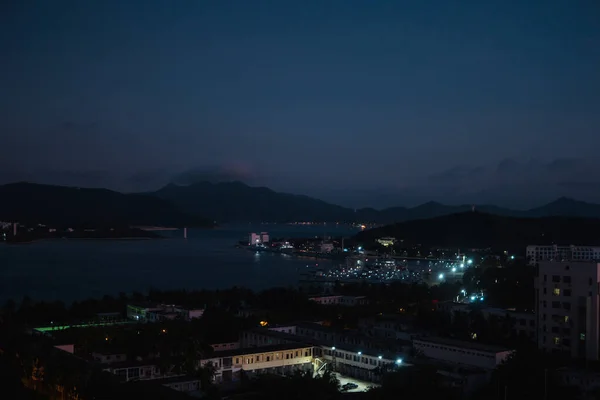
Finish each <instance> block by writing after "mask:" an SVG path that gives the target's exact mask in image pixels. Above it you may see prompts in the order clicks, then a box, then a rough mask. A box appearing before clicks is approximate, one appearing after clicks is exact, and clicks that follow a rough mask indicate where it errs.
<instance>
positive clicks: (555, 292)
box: [552, 288, 560, 296]
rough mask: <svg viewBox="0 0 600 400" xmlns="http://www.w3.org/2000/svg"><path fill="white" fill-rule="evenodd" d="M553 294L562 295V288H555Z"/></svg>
mask: <svg viewBox="0 0 600 400" xmlns="http://www.w3.org/2000/svg"><path fill="white" fill-rule="evenodd" d="M552 294H553V295H555V296H560V289H559V288H554V290H553V291H552Z"/></svg>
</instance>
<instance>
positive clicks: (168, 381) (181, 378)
mask: <svg viewBox="0 0 600 400" xmlns="http://www.w3.org/2000/svg"><path fill="white" fill-rule="evenodd" d="M152 382H156V383H159V384H161V385H170V384H172V383H182V382H200V378H199V377H197V376H190V375H179V376H170V377H167V378H158V379H152Z"/></svg>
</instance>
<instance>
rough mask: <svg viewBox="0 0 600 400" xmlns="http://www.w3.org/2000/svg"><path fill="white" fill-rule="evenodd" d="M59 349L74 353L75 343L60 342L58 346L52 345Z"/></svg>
mask: <svg viewBox="0 0 600 400" xmlns="http://www.w3.org/2000/svg"><path fill="white" fill-rule="evenodd" d="M54 347H56V348H57V349H59V350H62V351H66V352H67V353H71V354H73V353H75V345H74V344H61V345H58V346H54Z"/></svg>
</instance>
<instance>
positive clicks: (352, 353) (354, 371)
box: [240, 325, 407, 382]
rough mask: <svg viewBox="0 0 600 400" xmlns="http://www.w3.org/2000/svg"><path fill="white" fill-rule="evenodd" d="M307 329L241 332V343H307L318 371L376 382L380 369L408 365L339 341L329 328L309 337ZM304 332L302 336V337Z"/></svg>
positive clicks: (384, 352)
mask: <svg viewBox="0 0 600 400" xmlns="http://www.w3.org/2000/svg"><path fill="white" fill-rule="evenodd" d="M306 329H307V328H306V327H304V326H303V325H300V326H295V325H292V326H282V327H277V328H269V329H255V330H251V331H246V332H243V333H242V336H241V338H240V342H241V344H242V346H244V347H249V348H253V347H260V346H276V345H286V344H288V345H289V344H293V343H309V344H311V345H312V346H313V348H314V351H313V363H314V365H315V368H317V371H318V370H320V369H322V368H326V367H327V366H328V365H329V366H331V367H333V369H334V370H335V371H336V372H340V373H342V374H344V375H347V376H351V377H354V378H358V379H362V380H366V381H372V382H377V381H379V380H380V379H381V376H382V373H381V372H382V369H386V368H392V367H398V366H407V364H406V363H405V362H404V355H403V353H402V352H393V351H390V350H389V349H387V348H385V349H383V348H380V349H375V348H373V346H372V345H370V344H371V343H368V342H364V341H360V340H353V341H350V340H342V339H343V338H341V337H337V339H339V340H336V334H335V333H334V332H333V331H331V330H328V329H323V330H322V331H320V332H314V331H312V329H310V328H308V329H310V330H311V333H320V334H315V335H311V334H308V333H309V332H308V331H306ZM302 332H304V334H302Z"/></svg>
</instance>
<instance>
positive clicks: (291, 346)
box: [211, 343, 313, 358]
mask: <svg viewBox="0 0 600 400" xmlns="http://www.w3.org/2000/svg"><path fill="white" fill-rule="evenodd" d="M307 347H313V346H312V345H309V344H305V343H285V344H276V345H272V346H262V347H247V348H243V349H233V350H223V351H219V352H215V353H214V354H213V356H212V357H211V358H224V357H235V356H245V355H248V354H258V353H270V352H275V351H286V350H295V349H305V348H307Z"/></svg>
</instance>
